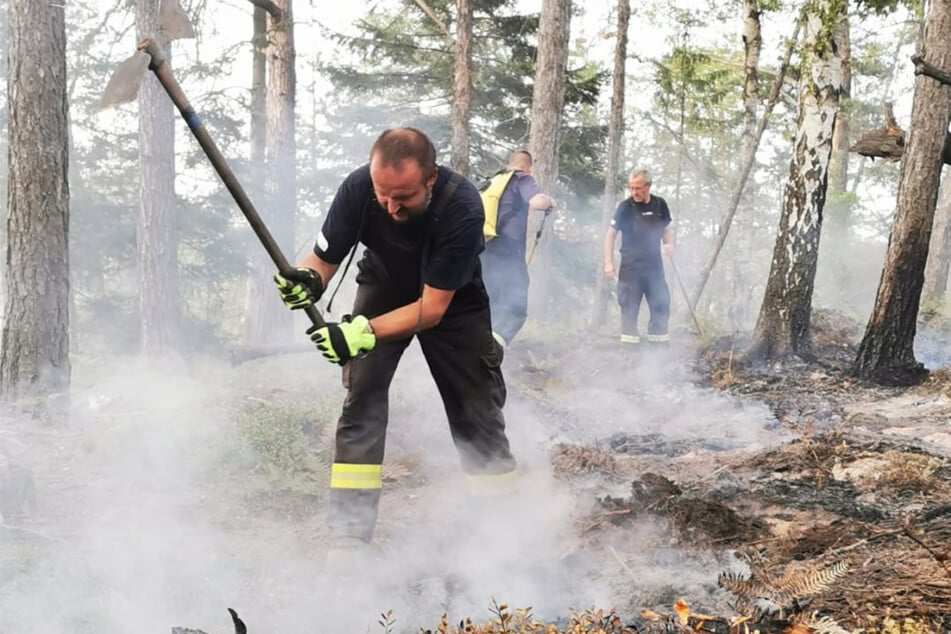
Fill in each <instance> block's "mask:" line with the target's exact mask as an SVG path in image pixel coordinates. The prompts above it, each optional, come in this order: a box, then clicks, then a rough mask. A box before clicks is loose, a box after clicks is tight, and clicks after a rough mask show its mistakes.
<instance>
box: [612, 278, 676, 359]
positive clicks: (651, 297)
mask: <svg viewBox="0 0 951 634" xmlns="http://www.w3.org/2000/svg"><path fill="white" fill-rule="evenodd" d="M642 297H646V298H647V307H648V308H649V309H650V320H649V321H648V322H647V334H648V339H649V340H651V339H653V338H660V337H661V336H663V337H664V338H665V340H666V335H667V322H668V321H669V320H670V290H669V289H668V288H667V280H665V279H664V267H663V266H651V267H643V268H637V267H625V266H623V264H622V266H621V269H620V271H618V282H617V299H618V304H620V305H621V335H622V336H625V335H626V336H628V337H629V338H633V341H632V343H634V342H636V341H637V339H638V333H637V315H638V313H639V312H640V310H641V298H642ZM628 340H629V341H631V339H628Z"/></svg>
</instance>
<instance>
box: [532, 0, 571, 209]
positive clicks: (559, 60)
mask: <svg viewBox="0 0 951 634" xmlns="http://www.w3.org/2000/svg"><path fill="white" fill-rule="evenodd" d="M570 28H571V0H544V2H542V13H541V18H540V21H539V25H538V59H537V60H536V63H535V84H534V87H533V89H532V122H531V130H530V131H529V137H530V138H529V146H530V148H531V152H532V155H533V157H534V159H535V164H534V167H533V169H532V174H533V175H534V176H535V180H536V181H538V186H539V187H540V188H541V190H542V191H543V192H551V191H552V189H553V187H554V185H555V183H557V182H558V145H559V143H560V141H561V139H560V135H559V131H560V130H561V120H562V114H563V111H564V107H565V74H566V72H567V68H568V39H569V35H570Z"/></svg>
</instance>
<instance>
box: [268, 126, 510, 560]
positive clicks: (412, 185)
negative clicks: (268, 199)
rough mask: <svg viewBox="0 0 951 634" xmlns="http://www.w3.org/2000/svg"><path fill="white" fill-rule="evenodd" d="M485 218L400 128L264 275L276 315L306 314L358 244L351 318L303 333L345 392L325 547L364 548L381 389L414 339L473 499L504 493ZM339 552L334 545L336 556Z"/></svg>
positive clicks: (380, 442)
mask: <svg viewBox="0 0 951 634" xmlns="http://www.w3.org/2000/svg"><path fill="white" fill-rule="evenodd" d="M483 222H484V214H483V211H482V201H481V198H480V196H479V192H478V190H477V189H476V187H475V186H474V185H473V184H472V183H471V182H470V181H468V180H466V179H465V178H463V177H462V176H460V175H458V174H455V173H453V172H452V171H451V170H449V169H447V168H445V167H442V166H437V165H436V151H435V148H434V147H433V144H432V142H431V141H430V140H429V139H428V138H427V137H426V136H425V135H424V134H423V133H422V132H420V131H418V130H415V129H413V128H395V129H391V130H387V131H386V132H384V133H383V134H382V135H380V137H379V138H378V139H377V140H376V142H375V143H374V144H373V147H372V149H371V150H370V162H369V164H367V165H364V166H363V167H360V168H359V169H357V170H356V171H354V172H352V173H351V174H350V175H349V176H347V178H346V179H345V180H344V181H343V183H342V184H341V185H340V188H339V189H338V190H337V194H336V196H335V197H334V200H333V203H332V204H331V206H330V211H329V212H328V214H327V217H326V219H325V220H324V224H323V227H322V229H321V231H320V234H319V235H318V237H317V242H316V245H315V246H314V250H313V253H309V254H308V255H307V256H305V257H304V258H303V259H302V260H301V262H300V263H299V265H298V268H297V269H296V270H294V271H292V272H289V273H285V274H284V275H283V276H282V275H280V274H278V275H276V276H275V282H276V283H277V285H278V289H279V290H280V292H281V295H282V298H283V299H284V302H285V304H287V305H288V306H289V307H290V308H303V307H306V306H310V305H312V304H313V303H314V302H316V301H317V300H318V299H319V298H320V296H321V294H322V293H323V290H324V288H326V286H327V284H328V282H329V281H330V279H331V278H332V277H333V275H334V273H335V272H336V271H337V268H338V266H339V264H340V263H341V262H342V261H343V259H344V258H345V257H346V255H347V253H348V252H349V251H350V250H351V248H353V247H354V245H355V244H356V243H358V242H360V243H363V244H364V245H365V246H366V250H365V252H364V255H363V258H362V259H361V260H360V262H359V263H358V269H359V272H358V275H357V284H358V287H357V294H356V299H355V300H354V306H353V317H352V318H344V320H343V321H341V322H340V323H331V324H328V325H327V327H325V328H320V329H315V328H311V329H310V330H308V334H310V335H311V339H312V340H313V341H314V342H315V343H316V344H317V347H318V348H319V349H320V350H321V352H323V355H324V356H325V357H326V358H327V359H328V360H330V361H332V362H334V363H339V364H341V365H343V383H344V386H345V387H346V388H347V396H346V400H345V401H344V404H343V413H342V414H341V416H340V420H339V422H338V424H337V437H336V453H335V456H334V463H333V468H332V472H331V482H330V489H331V495H330V511H329V517H328V523H329V525H330V527H331V529H332V532H333V535H334V538H335V546H336V547H337V548H347V547H356V546H354V545H355V544H359V543H363V542H369V541H370V539H371V537H372V534H373V528H374V525H375V524H376V515H377V507H378V505H379V500H380V492H381V483H382V469H381V465H382V463H383V452H384V443H385V437H386V425H387V414H388V392H389V387H390V381H391V380H392V378H393V374H394V373H395V371H396V366H397V364H398V363H399V360H400V357H401V355H402V354H403V351H404V350H405V349H406V347H407V346H408V345H409V343H410V341H412V339H413V337H414V336H415V337H417V338H418V339H419V343H420V347H421V348H422V352H423V355H424V357H425V359H426V363H427V364H428V365H429V369H430V372H431V373H432V376H433V379H434V380H435V382H436V386H437V388H438V390H439V394H440V396H441V397H442V400H443V404H444V405H445V409H446V414H447V416H448V419H449V428H450V432H451V434H452V438H453V441H454V442H455V445H456V448H457V450H458V451H459V454H460V458H461V463H462V469H463V472H464V474H465V476H466V481H467V483H468V484H469V485H470V490H471V492H472V493H474V494H476V495H479V494H485V495H492V494H500V495H505V494H509V493H511V492H512V491H513V490H514V487H515V474H516V471H515V460H514V458H513V457H512V454H511V452H510V451H509V442H508V438H507V436H506V434H505V420H504V418H503V416H502V406H503V405H504V403H505V396H506V392H505V381H504V380H503V378H502V372H501V369H500V362H501V353H502V350H501V347H500V346H499V345H498V343H497V342H496V341H495V340H494V339H493V337H492V327H491V320H490V315H489V300H488V296H487V294H486V291H485V287H484V286H483V283H482V275H481V269H480V264H479V253H480V252H481V251H482V248H483V237H482V229H483ZM341 544H343V545H341Z"/></svg>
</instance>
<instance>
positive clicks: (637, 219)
mask: <svg viewBox="0 0 951 634" xmlns="http://www.w3.org/2000/svg"><path fill="white" fill-rule="evenodd" d="M628 187H629V188H630V191H631V197H630V198H627V199H625V200H624V202H622V203H621V204H620V205H618V208H617V210H615V212H614V218H612V219H611V226H610V227H609V228H608V232H607V235H605V237H604V274H605V275H606V276H608V277H611V278H613V277H614V276H615V274H616V275H617V299H618V304H620V306H621V343H624V344H639V343H640V342H641V337H640V335H639V334H638V330H637V317H638V313H639V312H640V309H641V298H642V297H643V298H647V306H648V308H649V309H650V320H649V321H648V324H647V341H648V342H651V343H666V342H668V341H670V335H669V334H668V332H667V323H668V321H669V320H670V291H669V289H668V288H667V281H666V279H665V278H664V261H663V259H662V257H661V244H662V243H663V250H664V253H666V254H667V255H671V254H672V253H673V230H672V228H671V225H670V222H671V218H670V209H669V208H668V207H667V202H666V201H665V200H664V199H663V198H661V197H660V196H653V195H651V193H650V188H651V177H650V174H649V173H648V172H647V171H646V170H635V171H633V172H631V175H630V178H629V179H628ZM618 233H620V234H622V235H623V237H622V238H621V268H620V270H618V271H617V272H615V268H614V241H615V238H616V237H617V235H618Z"/></svg>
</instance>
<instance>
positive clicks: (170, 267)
mask: <svg viewBox="0 0 951 634" xmlns="http://www.w3.org/2000/svg"><path fill="white" fill-rule="evenodd" d="M159 4H160V1H159V0H137V2H136V17H135V19H136V29H137V31H138V38H139V40H140V41H141V40H142V39H143V38H145V37H147V36H151V35H152V34H153V33H155V32H156V31H157V26H158V14H159ZM158 41H159V43H160V45H161V46H162V48H163V49H164V52H165V55H166V64H171V51H170V47H169V45H168V42H166V41H161V40H158ZM138 103H139V178H140V181H139V216H138V223H137V227H136V260H137V263H138V291H139V328H140V330H139V342H140V345H141V347H142V352H143V353H145V354H146V355H150V356H156V355H164V354H166V353H168V352H169V351H171V350H174V349H175V348H176V347H179V345H180V339H181V296H180V294H179V286H178V238H177V235H176V230H175V227H176V223H175V209H176V206H177V205H176V199H175V110H174V105H173V104H172V101H171V100H170V99H169V97H168V94H167V93H166V92H165V90H164V89H163V88H162V86H161V84H159V82H158V80H157V79H156V78H155V76H154V75H153V74H152V73H147V74H146V76H145V78H144V79H143V81H142V86H141V87H140V89H139V94H138Z"/></svg>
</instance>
